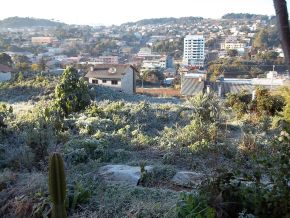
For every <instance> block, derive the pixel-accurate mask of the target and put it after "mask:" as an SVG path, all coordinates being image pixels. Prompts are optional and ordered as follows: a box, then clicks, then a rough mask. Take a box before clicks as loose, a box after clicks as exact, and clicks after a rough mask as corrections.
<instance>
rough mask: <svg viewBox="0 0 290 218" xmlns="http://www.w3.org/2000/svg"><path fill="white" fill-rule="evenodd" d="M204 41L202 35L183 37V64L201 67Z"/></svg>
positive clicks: (203, 56)
mask: <svg viewBox="0 0 290 218" xmlns="http://www.w3.org/2000/svg"><path fill="white" fill-rule="evenodd" d="M204 42H205V40H204V37H203V35H187V36H186V37H185V38H184V50H183V51H184V53H183V64H185V65H192V66H197V67H203V65H204V58H205V55H204V54H205V52H204Z"/></svg>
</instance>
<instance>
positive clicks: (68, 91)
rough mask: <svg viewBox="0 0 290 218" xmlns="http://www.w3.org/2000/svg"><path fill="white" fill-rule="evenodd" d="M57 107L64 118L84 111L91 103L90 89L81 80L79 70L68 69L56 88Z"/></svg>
mask: <svg viewBox="0 0 290 218" xmlns="http://www.w3.org/2000/svg"><path fill="white" fill-rule="evenodd" d="M55 98H56V99H55V106H56V108H57V110H58V111H60V113H61V114H62V115H63V116H66V117H67V116H68V115H69V114H70V113H71V112H78V111H80V110H83V109H84V108H85V107H86V106H88V105H89V104H90V102H91V98H90V95H89V87H88V85H87V84H86V83H85V81H84V80H82V79H79V76H78V73H77V70H76V69H75V68H73V67H67V68H66V70H65V71H64V72H63V74H62V77H61V81H60V83H59V84H58V85H57V86H56V88H55Z"/></svg>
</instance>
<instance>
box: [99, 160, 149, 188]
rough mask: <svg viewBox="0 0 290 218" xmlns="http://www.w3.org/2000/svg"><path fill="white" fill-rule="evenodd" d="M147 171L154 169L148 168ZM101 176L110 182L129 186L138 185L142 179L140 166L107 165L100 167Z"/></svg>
mask: <svg viewBox="0 0 290 218" xmlns="http://www.w3.org/2000/svg"><path fill="white" fill-rule="evenodd" d="M145 169H146V170H147V171H150V170H152V169H153V167H152V166H146V167H145ZM99 174H100V176H101V177H103V178H104V179H105V180H106V181H108V182H119V183H125V184H128V185H137V183H138V181H139V179H140V177H141V172H140V167H139V166H128V165H106V166H103V167H100V169H99Z"/></svg>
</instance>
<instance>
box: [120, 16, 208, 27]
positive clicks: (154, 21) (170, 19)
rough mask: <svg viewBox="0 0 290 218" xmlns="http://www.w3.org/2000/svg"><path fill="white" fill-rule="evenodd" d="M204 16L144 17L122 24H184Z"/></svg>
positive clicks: (199, 19)
mask: <svg viewBox="0 0 290 218" xmlns="http://www.w3.org/2000/svg"><path fill="white" fill-rule="evenodd" d="M202 19H203V18H202V17H181V18H174V17H166V18H152V19H144V20H139V21H137V22H128V23H124V24H122V25H140V26H143V25H158V24H159V25H163V24H184V23H192V22H197V21H201V20H202Z"/></svg>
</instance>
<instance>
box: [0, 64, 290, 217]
mask: <svg viewBox="0 0 290 218" xmlns="http://www.w3.org/2000/svg"><path fill="white" fill-rule="evenodd" d="M37 78H38V79H37ZM39 78H43V79H39ZM32 81H33V82H32ZM44 81H55V80H54V79H53V78H51V77H48V76H42V77H40V76H39V77H35V78H33V79H31V78H27V77H26V76H25V75H24V77H23V80H21V81H19V82H18V83H19V85H20V86H22V85H23V86H24V87H26V88H25V90H26V91H27V92H30V89H34V88H35V87H41V89H43V91H42V92H41V93H39V94H38V98H31V104H33V105H34V106H33V107H29V108H28V109H26V110H17V107H15V106H14V105H15V104H16V105H17V104H18V102H17V101H16V103H15V104H12V102H9V101H6V100H5V99H6V97H5V98H3V103H4V104H5V105H4V104H1V110H0V117H1V142H0V178H1V179H0V196H1V198H0V199H1V200H0V216H10V217H45V216H50V214H51V212H52V207H51V204H50V198H49V194H48V186H47V181H48V180H47V179H48V178H47V166H48V156H49V154H50V153H52V152H55V151H57V152H59V153H60V154H61V155H62V156H63V159H64V163H65V165H64V166H65V168H64V169H65V173H66V175H67V176H66V177H67V190H66V191H67V194H66V199H67V203H66V211H67V213H68V216H71V217H128V216H129V217H130V216H132V217H186V216H189V217H237V216H240V217H247V216H248V217H249V216H250V215H251V214H252V215H255V216H258V217H286V216H287V213H288V211H289V204H288V202H290V199H289V193H290V192H289V187H288V183H289V175H288V174H289V172H288V169H289V167H290V166H289V155H290V154H288V153H289V151H290V149H289V132H288V130H284V131H283V132H282V133H281V135H279V134H280V132H281V130H282V129H283V128H285V127H287V125H288V124H287V122H288V120H289V117H288V103H289V102H288V99H289V92H288V89H284V90H282V91H280V92H277V93H275V95H274V94H272V93H271V92H269V91H267V90H265V89H261V88H259V89H257V91H256V95H255V99H254V100H252V96H251V95H249V94H248V93H246V92H243V93H239V94H235V95H229V96H228V98H227V100H226V102H225V104H224V102H223V100H222V99H219V98H218V97H217V96H216V95H215V94H213V93H210V94H199V95H197V96H195V97H193V98H191V99H188V100H185V101H172V103H165V99H153V98H149V97H148V98H143V97H139V96H137V95H135V96H131V95H126V94H122V93H115V92H113V91H112V92H109V91H108V90H107V89H105V88H104V89H102V88H100V87H98V88H97V89H96V90H97V92H96V96H97V98H96V99H95V100H92V101H91V97H90V96H92V92H93V90H89V88H88V87H87V85H86V84H85V83H84V82H83V81H80V80H79V78H78V76H77V74H76V72H75V71H74V70H73V69H71V68H69V69H67V71H66V72H65V73H64V75H63V77H62V78H61V80H60V82H59V84H58V86H57V88H56V93H57V94H54V93H53V90H52V87H51V85H50V83H49V82H44ZM4 86H5V87H6V88H8V89H9V87H17V85H16V81H14V82H11V83H7V84H5V85H1V91H3V92H4V90H5V88H4ZM29 87H30V88H29ZM94 91H95V90H94ZM72 93H73V94H72ZM82 93H84V95H83V94H82ZM11 95H12V96H13V98H14V97H15V94H13V93H12V94H11ZM101 95H103V96H105V97H107V96H111V98H109V99H110V100H104V99H103V98H104V97H102V96H101ZM112 96H113V97H112ZM114 96H116V98H117V99H118V100H114ZM7 97H8V93H7ZM122 98H123V100H120V99H122ZM127 99H132V100H131V101H129V100H127ZM1 100H2V99H1ZM44 100H45V101H44ZM150 100H152V102H150ZM277 119H278V120H280V121H279V122H277ZM281 120H283V122H282V121H281ZM237 121H238V122H237ZM277 135H279V137H277ZM109 164H111V165H114V164H123V165H129V166H137V167H139V166H140V175H141V177H140V180H139V182H138V186H128V185H126V184H119V183H110V182H108V181H106V180H105V179H104V178H103V177H102V175H100V174H99V169H100V167H102V166H107V165H109ZM148 165H150V166H151V168H150V170H149V169H147V168H146V166H148ZM184 171H186V172H187V171H189V172H194V173H199V174H202V175H204V179H203V180H202V182H201V183H199V182H197V181H195V180H194V179H193V180H192V181H191V183H194V186H188V185H186V184H185V185H181V184H178V183H176V182H175V181H174V179H173V178H174V177H175V175H176V174H177V173H178V172H184ZM206 178H209V179H206ZM28 181H29V182H28ZM196 187H197V188H196ZM179 191H183V192H192V193H191V194H190V193H184V194H182V195H180V193H179Z"/></svg>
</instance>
